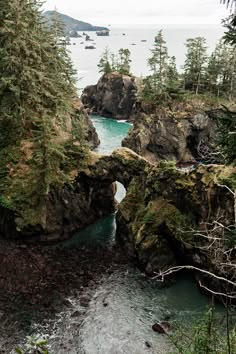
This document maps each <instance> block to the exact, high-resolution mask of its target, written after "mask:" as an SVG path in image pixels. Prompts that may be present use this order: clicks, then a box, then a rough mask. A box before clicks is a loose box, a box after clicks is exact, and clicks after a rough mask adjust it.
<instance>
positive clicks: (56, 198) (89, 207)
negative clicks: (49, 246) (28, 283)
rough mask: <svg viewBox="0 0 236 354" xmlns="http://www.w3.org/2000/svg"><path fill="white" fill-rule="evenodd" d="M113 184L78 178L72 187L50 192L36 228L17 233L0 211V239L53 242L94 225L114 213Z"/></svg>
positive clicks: (11, 220) (4, 211)
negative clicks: (29, 239) (33, 239)
mask: <svg viewBox="0 0 236 354" xmlns="http://www.w3.org/2000/svg"><path fill="white" fill-rule="evenodd" d="M115 192H116V186H115V184H111V183H110V182H109V183H107V182H106V181H105V182H103V181H99V180H95V179H93V180H91V179H89V177H88V176H86V175H82V176H78V177H77V178H76V181H75V182H74V183H73V185H72V186H71V187H70V186H64V187H63V188H57V189H55V188H54V189H52V190H51V192H50V193H49V195H48V196H47V197H46V199H45V207H44V212H43V215H42V217H41V221H40V222H39V223H38V224H37V225H28V226H27V227H24V229H22V230H18V229H17V228H16V224H15V217H16V216H15V215H14V213H13V212H11V211H9V210H7V209H4V208H1V209H0V235H1V236H2V237H4V238H24V239H27V238H31V239H32V238H35V239H36V240H40V241H57V240H64V239H67V238H69V237H70V236H71V235H72V234H73V233H74V232H76V231H79V230H81V229H83V228H84V227H86V226H88V225H90V224H92V223H94V222H95V221H96V220H98V219H99V218H102V217H104V216H107V215H109V214H111V213H112V212H114V211H115V210H116V202H115V200H114V195H115Z"/></svg>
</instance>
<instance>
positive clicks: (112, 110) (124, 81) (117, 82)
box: [81, 72, 137, 120]
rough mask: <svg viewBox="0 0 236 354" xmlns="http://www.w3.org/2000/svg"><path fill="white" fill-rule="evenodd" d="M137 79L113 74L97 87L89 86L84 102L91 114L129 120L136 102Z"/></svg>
mask: <svg viewBox="0 0 236 354" xmlns="http://www.w3.org/2000/svg"><path fill="white" fill-rule="evenodd" d="M136 93H137V87H136V84H135V79H134V78H133V77H131V76H128V75H121V74H119V73H116V72H113V73H110V74H104V75H103V76H102V77H101V78H100V79H99V81H98V83H97V84H96V85H91V86H87V87H86V88H85V89H84V91H83V94H82V97H81V99H82V102H83V104H84V106H85V108H88V109H89V111H90V112H91V113H96V114H99V115H101V116H104V117H108V118H115V119H125V120H128V119H129V118H130V116H131V114H132V110H133V107H134V104H135V102H136Z"/></svg>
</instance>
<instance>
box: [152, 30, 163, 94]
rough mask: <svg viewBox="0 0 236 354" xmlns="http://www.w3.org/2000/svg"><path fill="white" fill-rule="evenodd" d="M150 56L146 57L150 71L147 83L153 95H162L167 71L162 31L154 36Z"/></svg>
mask: <svg viewBox="0 0 236 354" xmlns="http://www.w3.org/2000/svg"><path fill="white" fill-rule="evenodd" d="M151 53H152V56H151V57H150V58H149V59H148V65H149V68H150V71H151V75H150V77H149V85H150V87H151V90H152V91H153V94H154V96H156V97H157V96H158V95H162V94H163V93H165V92H166V79H167V72H168V49H167V46H166V42H165V40H164V38H163V34H162V31H159V32H158V34H157V36H156V37H155V42H154V48H153V49H151Z"/></svg>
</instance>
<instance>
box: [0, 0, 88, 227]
mask: <svg viewBox="0 0 236 354" xmlns="http://www.w3.org/2000/svg"><path fill="white" fill-rule="evenodd" d="M0 6H1V12H0V161H1V162H0V163H1V166H0V167H1V168H0V169H1V175H0V203H1V204H2V205H4V206H8V207H11V208H12V209H13V210H15V211H16V213H17V214H19V220H20V221H19V223H18V224H19V225H21V226H22V225H24V224H26V223H27V222H29V221H30V222H31V223H36V222H37V220H36V219H37V215H38V214H37V212H40V211H42V206H43V200H44V197H45V195H46V194H48V192H49V190H50V187H51V186H52V185H55V184H60V183H63V182H64V181H65V180H66V179H67V176H66V172H67V171H66V169H65V166H68V164H69V163H72V159H71V149H70V148H72V147H73V149H74V146H75V144H74V142H75V140H76V139H78V137H79V134H77V133H78V132H79V131H80V133H81V129H80V128H78V127H76V129H75V131H73V129H71V131H70V132H69V131H68V129H67V120H68V116H70V115H73V112H74V110H73V102H74V99H75V96H76V89H75V86H74V70H73V68H72V64H71V61H70V58H69V56H68V54H67V52H66V49H65V46H64V45H58V44H59V43H58V41H59V37H60V36H61V32H60V31H59V28H60V25H59V23H56V22H54V23H53V24H52V30H50V29H49V28H48V27H47V26H46V25H45V23H44V22H43V17H42V16H41V13H40V6H41V3H40V2H39V1H38V0H11V1H10V0H7V1H3V0H0ZM56 28H57V30H58V31H57V33H55V29H56ZM60 44H61V43H60ZM75 125H78V126H80V125H81V122H80V119H78V120H77V124H74V126H75ZM68 136H70V139H69V138H68ZM80 138H81V140H80V144H77V145H76V146H77V147H78V148H77V150H78V151H79V150H81V151H82V150H83V136H82V135H80ZM69 140H70V143H69ZM68 144H69V146H68ZM69 147H70V148H69ZM29 219H30V220H29Z"/></svg>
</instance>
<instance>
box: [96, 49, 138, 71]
mask: <svg viewBox="0 0 236 354" xmlns="http://www.w3.org/2000/svg"><path fill="white" fill-rule="evenodd" d="M130 54H131V53H130V51H129V49H123V48H120V49H119V51H118V54H116V55H115V54H114V53H112V52H111V51H110V49H109V48H107V47H106V48H105V50H104V52H103V53H102V55H101V58H100V60H99V63H98V68H99V72H101V73H103V74H109V73H111V72H113V71H117V72H118V73H120V74H125V75H131V73H130V63H131V59H130Z"/></svg>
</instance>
